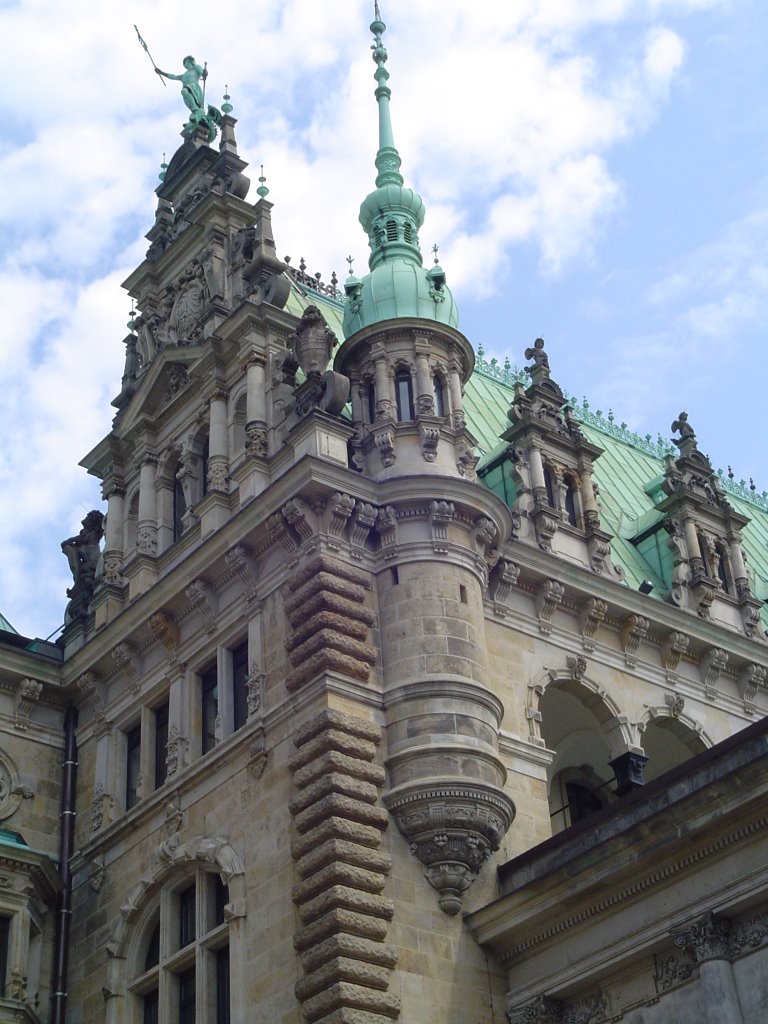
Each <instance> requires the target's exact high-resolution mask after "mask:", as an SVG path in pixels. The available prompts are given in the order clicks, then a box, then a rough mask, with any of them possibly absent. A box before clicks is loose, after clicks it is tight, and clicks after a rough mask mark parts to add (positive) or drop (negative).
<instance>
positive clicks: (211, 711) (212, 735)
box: [200, 665, 219, 754]
mask: <svg viewBox="0 0 768 1024" xmlns="http://www.w3.org/2000/svg"><path fill="white" fill-rule="evenodd" d="M200 693H201V703H202V719H203V722H202V726H203V728H202V732H203V735H202V747H203V751H202V752H203V753H204V754H207V753H208V751H209V750H213V748H214V747H215V746H216V719H217V718H218V717H219V678H218V674H217V672H216V666H215V665H214V666H213V667H212V668H209V669H208V670H207V671H205V672H203V674H202V675H201V677H200Z"/></svg>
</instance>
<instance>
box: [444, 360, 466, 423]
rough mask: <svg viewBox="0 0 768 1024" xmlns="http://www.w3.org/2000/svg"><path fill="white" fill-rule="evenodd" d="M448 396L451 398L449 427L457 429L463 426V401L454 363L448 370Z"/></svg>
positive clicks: (457, 371)
mask: <svg viewBox="0 0 768 1024" xmlns="http://www.w3.org/2000/svg"><path fill="white" fill-rule="evenodd" d="M448 394H449V395H450V398H451V426H453V427H455V428H456V429H459V428H460V427H463V426H464V400H463V399H462V397H461V377H460V376H459V368H458V366H457V365H456V363H453V364H452V365H451V366H450V367H449V368H448Z"/></svg>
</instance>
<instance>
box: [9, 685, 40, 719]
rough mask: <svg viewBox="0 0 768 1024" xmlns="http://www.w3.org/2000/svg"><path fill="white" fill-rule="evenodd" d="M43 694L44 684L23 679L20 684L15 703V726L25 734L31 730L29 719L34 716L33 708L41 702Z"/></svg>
mask: <svg viewBox="0 0 768 1024" xmlns="http://www.w3.org/2000/svg"><path fill="white" fill-rule="evenodd" d="M42 692H43V684H42V683H40V682H38V680H37V679H29V678H28V679H22V680H21V682H20V683H19V688H18V690H17V691H16V699H15V701H14V715H15V719H14V723H13V724H14V726H15V727H16V728H17V729H19V730H21V731H22V732H25V731H26V730H27V729H28V728H29V719H30V716H31V714H32V708H33V707H34V706H35V704H37V702H38V701H39V700H40V694H41V693H42Z"/></svg>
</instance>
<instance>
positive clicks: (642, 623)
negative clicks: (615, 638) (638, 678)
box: [621, 615, 650, 668]
mask: <svg viewBox="0 0 768 1024" xmlns="http://www.w3.org/2000/svg"><path fill="white" fill-rule="evenodd" d="M649 626H650V623H649V622H648V619H646V618H645V616H643V615H628V616H627V617H626V619H624V621H623V623H622V624H621V646H622V649H623V651H624V658H625V660H626V662H627V665H629V666H630V668H631V667H633V666H634V665H636V664H637V657H636V653H637V648H638V647H639V646H640V641H641V640H644V639H645V638H646V637H647V636H648V629H649Z"/></svg>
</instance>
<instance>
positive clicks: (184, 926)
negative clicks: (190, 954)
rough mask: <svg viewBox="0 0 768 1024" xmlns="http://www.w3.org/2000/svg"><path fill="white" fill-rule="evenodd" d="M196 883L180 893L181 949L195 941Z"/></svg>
mask: <svg viewBox="0 0 768 1024" xmlns="http://www.w3.org/2000/svg"><path fill="white" fill-rule="evenodd" d="M195 935H196V929H195V883H194V882H193V883H192V885H188V886H187V888H186V889H184V890H183V891H182V892H180V893H179V948H181V949H183V948H184V946H188V945H189V944H190V942H194V941H195Z"/></svg>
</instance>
